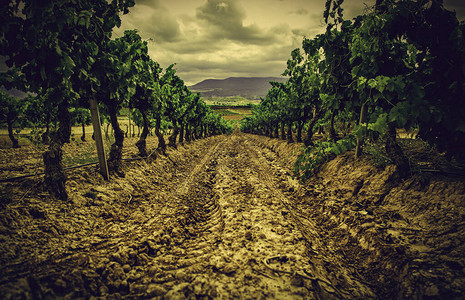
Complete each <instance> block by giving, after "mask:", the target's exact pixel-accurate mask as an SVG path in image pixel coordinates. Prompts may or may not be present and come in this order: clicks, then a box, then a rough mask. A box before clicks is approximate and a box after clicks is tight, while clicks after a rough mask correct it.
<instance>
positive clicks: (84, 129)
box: [81, 122, 86, 142]
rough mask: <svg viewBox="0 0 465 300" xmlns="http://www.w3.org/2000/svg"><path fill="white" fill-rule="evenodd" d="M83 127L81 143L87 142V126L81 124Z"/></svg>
mask: <svg viewBox="0 0 465 300" xmlns="http://www.w3.org/2000/svg"><path fill="white" fill-rule="evenodd" d="M81 126H82V136H81V141H83V142H85V141H86V124H84V122H83V123H81Z"/></svg>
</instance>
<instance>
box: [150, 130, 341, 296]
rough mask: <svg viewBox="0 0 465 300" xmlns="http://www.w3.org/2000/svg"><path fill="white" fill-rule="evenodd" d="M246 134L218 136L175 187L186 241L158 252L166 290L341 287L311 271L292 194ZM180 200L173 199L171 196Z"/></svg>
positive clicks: (276, 292)
mask: <svg viewBox="0 0 465 300" xmlns="http://www.w3.org/2000/svg"><path fill="white" fill-rule="evenodd" d="M273 176H274V175H273V174H272V173H270V170H269V169H268V168H267V167H266V166H265V165H264V162H261V161H260V159H259V157H258V156H257V154H256V153H255V150H253V149H251V145H250V143H248V142H247V139H246V138H245V137H244V136H241V135H231V136H229V137H224V138H223V140H219V141H218V143H217V144H216V145H214V146H211V148H210V150H209V151H208V152H207V153H206V154H205V156H204V157H203V158H202V159H201V161H200V163H198V164H197V165H196V166H194V167H193V168H192V169H191V171H190V173H189V175H187V176H186V178H185V180H184V181H183V182H182V183H181V184H179V186H178V187H177V188H176V193H175V194H176V199H177V202H178V210H177V213H176V222H177V224H178V225H179V228H177V229H173V230H171V237H172V238H173V240H175V237H174V236H175V235H181V236H182V242H178V243H175V244H174V245H170V247H169V248H168V249H167V250H166V251H165V252H164V253H158V256H157V257H155V259H154V260H153V262H152V263H151V265H153V266H156V270H158V271H156V272H155V277H156V278H155V281H152V282H155V283H157V284H159V285H160V287H162V288H163V289H166V290H169V291H168V293H166V294H165V297H167V298H178V297H179V298H184V297H187V298H195V297H213V298H215V297H220V298H245V299H260V298H270V297H272V298H279V299H282V298H317V297H319V296H322V295H326V296H329V297H339V296H341V295H342V294H341V292H339V290H338V289H337V288H336V287H334V286H332V284H331V282H330V281H329V280H328V279H326V278H327V277H325V276H323V275H322V274H317V276H315V275H313V274H315V272H312V273H309V272H308V271H309V270H312V268H313V265H312V263H311V262H310V261H309V259H308V257H307V249H308V241H307V239H306V237H305V236H303V235H302V233H301V230H300V229H299V227H302V226H297V227H296V226H295V225H294V224H293V223H294V221H295V220H294V219H289V218H286V217H285V216H286V215H287V214H288V213H289V209H288V208H287V207H286V205H285V204H286V203H288V202H289V200H288V199H287V197H286V196H285V195H284V194H283V192H282V191H280V190H279V188H277V187H276V184H277V183H276V182H274V181H273V179H272V177H273ZM173 200H174V199H173Z"/></svg>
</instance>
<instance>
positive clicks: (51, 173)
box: [42, 100, 71, 201]
mask: <svg viewBox="0 0 465 300" xmlns="http://www.w3.org/2000/svg"><path fill="white" fill-rule="evenodd" d="M68 108H69V104H68V101H67V100H63V101H62V102H61V103H60V105H59V106H58V121H59V127H58V130H57V132H56V133H55V134H53V136H52V138H51V141H50V145H49V147H48V149H47V151H45V152H44V154H43V155H42V157H43V160H44V167H45V176H44V183H45V186H46V187H47V190H48V191H49V193H50V194H52V195H54V196H55V197H57V198H58V199H60V200H63V201H67V200H68V193H67V192H66V180H67V177H66V174H65V171H64V169H63V151H62V149H61V148H62V146H63V144H65V143H69V140H70V137H71V115H70V113H69V110H68Z"/></svg>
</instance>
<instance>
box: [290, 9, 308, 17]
mask: <svg viewBox="0 0 465 300" xmlns="http://www.w3.org/2000/svg"><path fill="white" fill-rule="evenodd" d="M290 14H296V15H301V16H305V15H308V14H309V12H308V10H306V9H305V8H299V9H298V10H294V11H291V12H290Z"/></svg>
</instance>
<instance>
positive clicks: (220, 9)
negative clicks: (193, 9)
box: [196, 0, 275, 44]
mask: <svg viewBox="0 0 465 300" xmlns="http://www.w3.org/2000/svg"><path fill="white" fill-rule="evenodd" d="M196 16H197V18H198V19H199V20H200V21H203V22H205V28H206V30H208V32H209V34H210V35H211V36H212V37H213V38H215V39H229V40H234V41H236V42H241V43H247V44H269V43H273V42H274V41H275V40H274V37H273V36H272V35H270V34H269V33H267V32H265V31H264V30H262V29H260V28H259V27H258V26H257V25H254V24H253V25H250V26H244V25H243V21H244V19H245V18H246V13H245V10H244V9H243V8H242V7H241V6H239V4H238V2H237V1H235V0H207V3H205V5H203V6H201V7H199V8H197V14H196Z"/></svg>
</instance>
